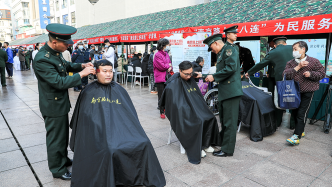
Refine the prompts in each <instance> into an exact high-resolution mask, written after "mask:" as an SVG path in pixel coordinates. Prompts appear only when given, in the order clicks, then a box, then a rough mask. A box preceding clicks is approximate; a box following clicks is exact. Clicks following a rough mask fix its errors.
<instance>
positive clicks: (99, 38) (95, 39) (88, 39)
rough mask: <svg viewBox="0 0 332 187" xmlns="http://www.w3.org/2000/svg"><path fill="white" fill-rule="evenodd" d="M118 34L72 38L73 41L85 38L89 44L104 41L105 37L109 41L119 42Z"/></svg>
mask: <svg viewBox="0 0 332 187" xmlns="http://www.w3.org/2000/svg"><path fill="white" fill-rule="evenodd" d="M119 38H120V35H112V36H100V37H94V38H86V39H81V40H73V41H74V42H75V43H76V42H78V41H83V40H87V41H88V43H89V45H91V44H100V43H104V41H105V40H106V39H108V40H109V41H110V43H119Z"/></svg>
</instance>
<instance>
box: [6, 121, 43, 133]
mask: <svg viewBox="0 0 332 187" xmlns="http://www.w3.org/2000/svg"><path fill="white" fill-rule="evenodd" d="M11 128H12V131H13V132H14V134H15V136H17V137H19V136H24V135H29V134H35V133H40V132H46V129H45V123H44V122H42V123H35V124H31V125H23V126H13V127H11Z"/></svg>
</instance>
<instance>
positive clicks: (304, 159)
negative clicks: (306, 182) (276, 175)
mask: <svg viewBox="0 0 332 187" xmlns="http://www.w3.org/2000/svg"><path fill="white" fill-rule="evenodd" d="M269 160H271V161H273V162H276V163H278V164H280V165H284V166H286V167H289V168H292V169H294V170H296V171H299V172H302V173H306V174H308V175H311V176H314V177H318V175H319V174H321V173H322V172H323V171H324V170H325V169H326V168H327V167H328V166H329V165H330V164H331V163H332V162H331V161H328V160H326V159H322V158H319V157H315V156H311V155H309V154H306V153H303V152H300V151H297V150H295V149H293V147H289V148H286V149H284V150H282V151H280V152H279V153H278V154H275V155H273V156H272V157H270V158H269Z"/></svg>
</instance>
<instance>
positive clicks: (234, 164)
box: [204, 148, 263, 173]
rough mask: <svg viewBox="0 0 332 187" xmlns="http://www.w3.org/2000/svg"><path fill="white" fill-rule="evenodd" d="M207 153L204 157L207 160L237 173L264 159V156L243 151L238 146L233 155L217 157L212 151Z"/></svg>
mask: <svg viewBox="0 0 332 187" xmlns="http://www.w3.org/2000/svg"><path fill="white" fill-rule="evenodd" d="M207 155H208V156H207V157H206V158H205V159H204V160H205V161H209V162H212V163H214V164H217V165H219V166H221V167H224V168H227V169H229V170H231V171H233V172H235V173H242V172H244V171H245V170H247V169H249V168H250V167H252V166H253V165H255V164H257V163H258V162H259V161H262V160H263V157H260V156H258V155H256V154H252V153H247V152H244V151H241V150H239V149H237V148H236V149H235V152H234V155H233V156H232V157H215V156H213V155H212V154H211V153H207Z"/></svg>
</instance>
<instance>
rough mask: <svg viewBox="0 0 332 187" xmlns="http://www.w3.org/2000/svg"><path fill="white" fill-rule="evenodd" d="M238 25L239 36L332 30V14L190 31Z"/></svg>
mask: <svg viewBox="0 0 332 187" xmlns="http://www.w3.org/2000/svg"><path fill="white" fill-rule="evenodd" d="M233 25H238V26H239V27H238V29H237V31H238V32H239V33H238V34H237V35H238V37H246V36H277V35H300V34H317V33H329V32H332V14H325V15H318V16H309V17H299V18H290V19H279V20H270V21H260V22H248V23H237V24H227V25H214V26H202V27H191V28H189V32H212V33H213V34H217V33H223V34H224V32H223V30H224V29H226V28H228V27H231V26H233Z"/></svg>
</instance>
